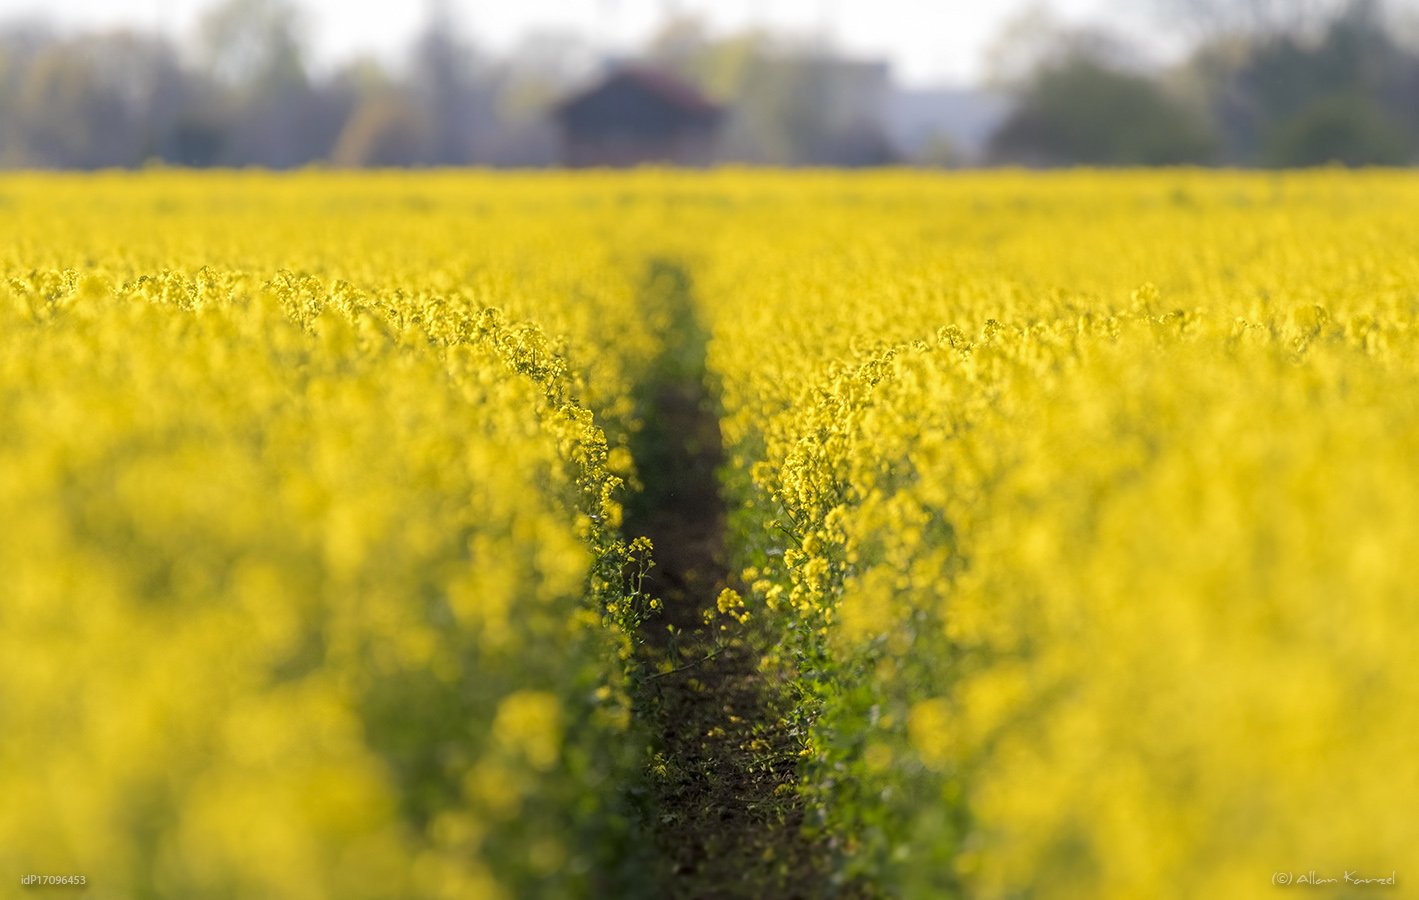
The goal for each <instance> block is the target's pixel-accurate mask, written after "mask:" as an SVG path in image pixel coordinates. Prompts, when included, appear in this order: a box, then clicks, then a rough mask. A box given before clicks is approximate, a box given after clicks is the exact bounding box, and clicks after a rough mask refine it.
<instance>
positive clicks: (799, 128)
mask: <svg viewBox="0 0 1419 900" xmlns="http://www.w3.org/2000/svg"><path fill="white" fill-rule="evenodd" d="M429 10H430V15H429V17H428V21H427V24H426V27H425V28H424V29H423V31H422V33H421V34H420V35H419V36H418V38H417V40H416V41H415V44H414V46H412V47H411V48H410V53H409V64H408V65H407V66H406V67H404V68H403V69H401V70H400V71H398V72H392V71H390V70H389V69H388V68H387V67H385V66H383V65H381V64H380V63H379V62H377V61H376V60H373V59H368V58H366V59H359V60H355V61H353V62H350V63H348V64H346V65H344V66H343V67H341V68H339V69H337V70H334V71H332V72H329V73H326V74H324V75H322V76H320V77H316V76H315V75H313V74H312V72H311V68H310V66H309V65H308V61H307V52H306V41H305V25H304V21H303V19H302V17H301V15H300V10H299V8H298V7H297V6H296V5H295V4H294V2H293V0H222V2H220V3H218V4H217V5H216V6H214V7H212V8H211V9H210V10H209V11H208V12H207V13H206V14H205V15H204V16H203V17H202V20H201V23H200V28H199V34H198V35H197V40H195V41H193V42H191V44H190V45H185V46H179V45H177V44H176V43H174V42H172V41H170V40H167V39H164V38H162V37H159V36H156V35H151V34H137V33H132V32H114V33H106V34H89V35H82V36H63V35H60V34H57V33H55V32H53V31H51V30H48V29H46V28H45V27H42V26H39V25H29V26H26V25H16V24H12V25H9V26H0V166H8V167H21V166H25V167H48V168H79V169H93V168H104V167H133V166H140V165H144V164H147V163H151V162H164V163H168V164H174V165H183V166H195V167H203V166H246V165H256V166H265V167H271V168H290V167H293V166H300V165H305V164H309V163H313V162H320V161H324V162H329V163H332V164H335V165H341V166H421V165H492V166H514V165H515V166H543V165H550V164H553V163H555V162H556V160H557V157H558V153H559V144H558V138H557V134H556V132H555V130H554V128H553V125H552V124H551V122H550V121H549V117H548V111H549V110H550V108H551V107H552V106H553V105H554V104H555V103H556V101H558V100H559V99H561V98H562V97H564V96H565V95H567V93H568V92H569V91H571V90H572V89H573V88H574V87H575V86H578V85H580V84H584V83H585V82H587V81H588V80H589V79H590V78H591V77H593V76H594V75H596V74H597V72H598V71H599V70H600V68H601V67H602V65H603V60H602V59H601V58H600V57H599V55H598V53H597V52H596V50H595V49H594V48H593V47H592V46H591V45H590V44H588V43H587V42H586V41H584V40H583V39H581V38H578V37H576V36H573V35H555V34H543V35H541V36H534V37H532V38H529V39H528V40H526V41H525V42H524V43H523V44H522V45H521V46H519V47H518V48H517V49H516V50H515V51H514V52H512V53H510V54H508V55H507V56H506V57H504V58H499V59H495V58H491V57H489V56H487V55H484V54H482V53H480V52H479V51H478V50H477V48H476V47H475V46H473V45H472V43H471V42H470V41H468V40H466V39H465V38H464V37H463V36H462V33H461V32H460V30H459V29H458V27H457V23H456V22H455V21H454V19H453V17H452V16H451V15H450V14H449V11H448V6H447V5H446V3H445V4H440V3H438V2H433V3H431V4H430V6H429ZM644 55H645V56H646V57H648V58H649V60H650V61H654V62H658V63H660V64H662V65H664V66H666V67H668V68H671V69H676V70H678V71H680V73H681V74H683V75H684V76H686V77H687V78H689V79H691V80H693V81H695V82H698V83H700V84H701V85H702V86H703V87H704V88H705V89H706V90H707V91H708V93H709V94H711V95H712V96H713V97H715V98H716V99H718V100H721V101H724V102H726V103H727V104H728V105H729V107H730V110H731V116H730V119H729V122H728V126H727V134H725V135H724V142H723V153H722V157H723V158H725V159H731V160H740V161H745V162H762V163H778V164H785V165H795V164H842V165H863V164H881V163H886V162H889V161H892V159H893V156H892V152H891V148H890V146H889V145H888V142H887V140H886V138H885V137H884V136H883V129H882V127H881V123H880V121H878V118H877V117H878V116H879V115H880V110H881V108H882V107H883V106H884V104H885V92H886V91H887V90H888V88H889V78H888V69H887V66H886V64H885V63H859V62H852V61H848V60H845V59H842V58H840V57H838V56H835V55H833V54H831V53H829V52H827V51H826V50H825V49H824V48H822V47H821V46H819V45H817V44H814V43H812V42H793V41H790V40H786V39H779V38H774V37H770V36H769V35H763V34H752V35H742V36H737V37H733V38H727V39H723V40H711V39H710V38H709V37H708V36H707V34H706V32H705V30H704V29H703V28H702V27H701V26H700V25H699V24H697V23H696V22H695V21H694V20H691V19H684V20H679V19H677V20H674V21H672V22H670V23H669V24H667V26H666V27H665V29H664V31H663V33H662V34H661V35H660V36H659V37H657V38H656V39H655V40H654V41H653V42H652V43H651V45H650V46H649V47H647V48H646V50H645V53H644Z"/></svg>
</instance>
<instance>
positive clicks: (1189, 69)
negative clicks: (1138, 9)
mask: <svg viewBox="0 0 1419 900" xmlns="http://www.w3.org/2000/svg"><path fill="white" fill-rule="evenodd" d="M1156 6H1157V8H1158V11H1159V12H1160V13H1161V15H1162V17H1163V19H1164V24H1165V26H1168V27H1177V28H1185V29H1190V30H1192V31H1193V32H1194V33H1195V34H1196V35H1197V38H1196V40H1195V42H1194V46H1193V50H1192V52H1191V53H1190V54H1189V55H1188V56H1187V58H1186V59H1185V60H1183V61H1182V62H1181V63H1180V64H1177V65H1175V66H1173V67H1170V68H1168V69H1166V70H1163V71H1154V70H1151V69H1149V67H1148V66H1147V65H1146V64H1145V63H1143V62H1142V61H1140V60H1138V59H1136V58H1135V57H1134V56H1133V55H1132V54H1131V53H1130V50H1129V48H1128V46H1127V45H1126V44H1124V43H1123V42H1121V41H1119V40H1117V39H1116V38H1111V37H1110V36H1108V35H1107V34H1103V33H1100V32H1097V31H1087V30H1070V29H1064V28H1059V27H1056V26H1053V25H1052V24H1051V23H1049V22H1048V21H1045V20H1043V19H1042V18H1041V17H1039V16H1036V17H1034V18H1033V19H1026V20H1022V21H1021V22H1018V23H1017V25H1016V29H1015V33H1014V34H1011V35H1008V36H1007V38H1008V39H1007V40H1006V41H1004V42H1003V44H1002V48H1003V50H1002V53H1001V55H1002V56H1003V57H1005V58H1004V59H1001V60H998V61H997V76H996V77H997V80H998V82H999V83H1000V84H1002V85H1003V86H1004V87H1005V88H1006V89H1008V90H1010V91H1011V92H1012V93H1013V94H1014V96H1015V98H1016V102H1015V105H1014V108H1013V110H1012V112H1011V113H1010V115H1009V116H1008V117H1007V118H1006V119H1005V121H1004V122H1003V123H1002V124H1001V126H1000V127H999V129H998V130H997V131H996V132H995V134H994V135H993V137H992V139H991V142H990V151H989V152H990V158H991V159H992V160H993V161H995V162H1005V163H1016V164H1024V165H1042V166H1050V165H1074V164H1093V165H1158V164H1178V163H1195V164H1223V165H1239V166H1311V165H1323V164H1326V163H1332V162H1338V163H1342V164H1346V165H1352V166H1353V165H1406V164H1409V163H1412V162H1414V161H1415V159H1416V156H1419V52H1416V49H1415V46H1414V44H1413V43H1412V42H1410V41H1409V40H1407V39H1406V36H1408V35H1409V34H1411V33H1412V32H1411V30H1410V29H1409V28H1408V27H1407V25H1408V23H1407V22H1406V21H1405V20H1404V19H1403V18H1402V16H1401V14H1400V13H1399V11H1397V10H1394V9H1389V8H1386V7H1385V6H1383V5H1382V4H1381V3H1380V2H1378V0H1346V2H1343V3H1327V2H1324V0H1311V2H1306V0H1160V2H1158V3H1157V4H1156ZM1021 60H1025V61H1027V64H1026V65H1021Z"/></svg>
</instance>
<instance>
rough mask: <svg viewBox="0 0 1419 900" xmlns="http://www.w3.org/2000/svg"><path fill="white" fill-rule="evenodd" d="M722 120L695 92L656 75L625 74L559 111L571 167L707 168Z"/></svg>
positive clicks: (559, 119) (640, 72)
mask: <svg viewBox="0 0 1419 900" xmlns="http://www.w3.org/2000/svg"><path fill="white" fill-rule="evenodd" d="M721 118H722V112H721V110H720V109H719V107H717V106H715V105H714V104H712V103H709V102H708V101H707V100H705V99H704V98H703V97H701V96H699V94H698V92H696V91H695V90H694V89H693V88H690V87H688V86H686V85H682V84H680V83H679V82H677V81H675V80H674V79H672V78H671V77H669V76H666V75H663V74H661V73H656V72H646V71H625V72H621V73H618V74H616V75H613V76H612V77H611V78H609V79H608V80H607V81H605V82H603V83H602V84H601V85H599V86H597V87H596V88H594V89H592V90H589V91H587V92H585V93H583V94H581V95H579V96H577V97H575V98H573V99H571V100H569V101H567V102H566V103H564V104H563V105H562V107H561V108H560V109H559V110H558V112H557V122H558V124H559V125H560V127H561V129H562V149H563V153H562V159H563V161H564V162H565V163H566V164H567V165H569V166H575V167H587V166H613V167H627V166H634V165H639V164H642V163H668V164H673V165H684V166H704V165H708V164H709V163H710V162H711V161H713V158H714V148H715V138H716V136H717V133H718V126H719V123H720V120H721Z"/></svg>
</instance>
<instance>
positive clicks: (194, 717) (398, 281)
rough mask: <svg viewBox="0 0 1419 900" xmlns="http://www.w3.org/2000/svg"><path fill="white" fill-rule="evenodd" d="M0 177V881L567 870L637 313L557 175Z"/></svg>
mask: <svg viewBox="0 0 1419 900" xmlns="http://www.w3.org/2000/svg"><path fill="white" fill-rule="evenodd" d="M0 204H3V207H2V208H3V212H4V217H3V219H0V422H3V426H0V427H2V428H3V430H0V521H3V523H4V524H3V528H4V531H5V539H4V540H3V542H0V572H3V579H0V623H3V624H0V660H3V662H2V663H0V667H3V668H0V672H3V674H0V796H3V797H4V800H3V802H0V869H3V870H4V871H5V873H6V875H5V878H6V879H7V881H8V882H9V883H10V886H11V887H13V879H14V877H15V876H16V875H19V876H23V875H28V874H40V875H51V876H52V875H59V876H82V877H84V878H85V879H86V887H87V890H88V894H87V895H88V896H94V897H115V898H131V897H139V896H162V897H185V898H195V897H253V898H256V897H260V898H279V897H291V898H319V897H330V898H341V900H344V898H353V897H371V898H389V897H399V896H411V897H412V896H417V897H500V896H516V895H522V896H562V895H568V896H585V895H586V894H587V893H588V892H589V891H590V890H591V887H590V885H591V883H592V881H591V879H592V876H593V874H594V872H595V871H596V870H597V869H598V867H606V866H607V865H609V863H608V862H607V860H608V859H613V858H616V857H618V856H619V855H620V854H621V853H622V852H623V849H622V848H620V846H619V843H618V842H620V841H623V840H624V839H625V833H626V829H627V827H628V825H627V822H626V821H625V820H624V816H622V815H621V813H620V811H619V810H618V809H616V803H617V802H618V800H617V798H618V791H619V790H620V788H621V787H622V782H623V781H624V779H625V778H626V777H627V775H628V774H633V773H634V771H635V762H634V759H635V758H634V756H633V755H630V754H629V753H628V747H631V746H635V745H634V743H633V742H628V741H627V739H626V738H625V737H624V735H625V734H626V728H627V726H628V713H629V704H628V700H629V698H628V697H627V696H626V692H625V685H624V681H625V671H624V664H623V658H624V657H625V651H626V646H627V640H628V635H627V634H626V633H625V629H626V628H628V627H633V625H634V620H635V617H636V611H635V610H632V609H630V608H629V606H628V604H629V603H630V602H631V600H632V599H633V598H628V597H626V596H624V595H623V593H622V588H621V584H622V580H621V577H620V574H621V568H622V566H623V564H624V563H625V561H626V558H627V555H628V551H627V548H626V547H625V546H624V544H623V543H622V542H621V540H620V535H619V532H618V529H617V526H618V524H619V518H620V506H619V501H618V500H617V499H616V497H615V494H616V489H617V484H618V483H619V479H620V478H621V477H624V476H627V475H629V474H630V472H629V462H628V457H627V454H626V450H625V448H624V446H623V444H624V440H619V441H618V440H617V438H616V435H617V434H618V433H620V434H621V435H622V436H624V433H625V432H626V431H627V430H628V428H629V427H630V425H631V422H630V416H631V409H630V407H629V405H628V400H627V399H626V398H628V397H629V384H630V382H631V379H632V377H633V373H634V371H635V369H636V367H637V366H638V365H643V364H644V361H645V360H646V359H648V358H649V357H650V356H651V354H652V352H653V350H654V342H653V339H652V338H651V337H650V335H649V333H648V332H647V331H646V329H645V328H643V327H642V325H641V321H642V320H643V318H644V316H643V315H642V314H641V312H640V311H639V310H637V309H636V307H635V300H636V297H635V285H634V282H633V280H631V279H630V278H629V277H628V275H627V271H626V270H624V269H623V267H620V266H618V265H616V264H615V263H614V262H613V261H612V260H611V259H610V254H611V249H610V248H609V247H608V246H607V245H606V243H605V242H604V241H603V240H601V239H600V238H599V237H598V227H597V225H598V222H597V218H596V216H594V215H591V216H588V215H586V214H585V213H583V212H582V210H581V207H580V206H579V203H578V197H577V194H576V192H574V191H573V192H568V191H567V190H566V189H565V187H563V186H560V185H559V186H556V187H555V189H554V190H551V191H549V190H548V186H547V185H545V184H542V183H534V182H525V183H520V184H518V185H516V186H511V185H504V184H502V183H501V182H498V181H495V180H490V179H483V180H480V181H477V182H476V183H469V182H468V181H467V180H466V179H461V178H454V177H447V178H422V179H410V178H408V177H403V176H393V175H391V176H388V177H379V176H375V177H362V178H351V177H345V178H327V177H320V176H315V175H309V176H296V177H292V178H282V177H275V176H266V175H260V174H231V175H219V176H200V175H186V174H149V175H142V176H123V175H111V176H110V175H104V176H96V177H84V178H61V177H42V176H28V177H23V178H10V179H6V180H5V181H3V182H0ZM598 419H599V421H597V420H598ZM603 425H604V426H605V431H603V427H602V426H603ZM606 432H609V433H610V434H611V435H612V441H611V442H610V443H608V441H607V438H606V436H605V434H606Z"/></svg>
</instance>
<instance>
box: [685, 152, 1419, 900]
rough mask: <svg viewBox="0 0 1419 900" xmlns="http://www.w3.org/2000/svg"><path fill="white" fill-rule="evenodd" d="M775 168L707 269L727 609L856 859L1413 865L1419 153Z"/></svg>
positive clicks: (1219, 867) (864, 864)
mask: <svg viewBox="0 0 1419 900" xmlns="http://www.w3.org/2000/svg"><path fill="white" fill-rule="evenodd" d="M767 189H768V190H774V189H775V187H774V186H772V185H770V186H769V187H768V188H767ZM778 189H780V190H782V191H783V194H784V196H782V197H781V198H780V203H779V204H778V205H777V206H776V207H775V208H765V209H760V210H756V211H755V213H754V214H752V215H746V216H744V217H743V218H742V219H740V220H738V221H736V223H735V228H734V231H733V233H732V234H727V235H725V236H723V237H722V238H721V239H720V240H719V242H718V243H716V244H714V245H713V246H712V247H710V248H707V249H705V250H703V251H702V255H703V256H704V257H705V258H706V259H707V260H708V262H707V263H706V265H705V266H704V268H703V269H702V270H701V271H700V273H699V279H698V281H697V285H698V287H699V289H700V291H701V300H702V302H703V304H704V307H705V309H706V311H707V314H708V316H709V318H710V320H711V321H712V323H713V335H714V337H713V341H712V343H711V346H710V358H709V363H710V366H711V368H712V369H713V370H714V371H715V373H716V374H717V376H718V379H719V382H720V383H721V385H722V396H723V401H724V406H725V416H726V418H725V422H724V432H725V436H726V444H727V451H728V452H729V453H730V454H731V455H732V456H733V457H734V463H735V465H734V467H733V468H732V470H731V472H730V478H729V482H728V484H729V486H730V487H731V488H732V489H733V490H734V493H735V498H736V504H737V512H736V513H735V514H734V515H735V516H736V519H735V521H736V522H737V529H738V531H737V533H736V534H735V536H734V537H735V539H736V540H737V541H738V542H739V549H740V553H741V555H742V556H743V564H744V565H745V566H746V567H747V568H748V569H749V573H752V575H753V577H754V578H755V579H757V580H760V581H763V586H762V587H758V588H756V589H755V590H752V591H749V592H746V595H745V601H746V603H747V604H748V606H749V608H750V611H751V614H753V615H756V616H764V617H766V618H767V619H768V621H769V622H771V623H772V627H774V628H776V629H777V632H776V633H778V634H779V635H780V636H781V638H782V641H783V643H782V645H781V646H780V648H779V649H778V651H777V652H776V653H774V654H772V655H771V656H772V657H773V658H770V659H769V660H767V661H766V663H767V664H768V665H776V666H778V667H779V668H780V669H781V670H782V671H785V672H786V673H787V674H788V676H789V677H791V678H793V679H794V680H795V683H796V685H797V688H798V691H799V694H800V696H801V697H802V698H803V702H804V707H803V708H802V709H801V710H800V715H801V718H802V722H801V724H802V726H803V727H804V729H805V730H806V732H807V735H808V736H807V737H806V738H805V740H804V746H803V754H804V757H803V758H804V761H805V765H804V768H803V773H804V778H805V789H806V791H807V792H808V797H809V799H810V801H811V802H812V803H813V805H814V817H815V818H816V821H817V827H818V828H819V829H821V833H822V835H823V837H824V839H825V840H826V839H829V838H836V840H837V844H838V846H840V847H842V848H844V849H843V851H842V854H841V860H840V870H841V871H842V873H843V874H844V875H845V876H854V877H858V878H861V879H864V880H865V881H866V882H867V883H868V884H871V885H873V886H874V887H875V889H877V890H881V891H883V892H885V893H889V894H894V895H898V894H899V895H902V896H915V897H935V896H942V895H950V894H953V893H955V894H960V895H962V896H969V897H982V898H986V897H1019V896H1031V897H1042V898H1044V897H1091V898H1110V897H1118V898H1130V897H1140V896H1149V897H1160V898H1161V897H1201V896H1217V897H1224V896H1251V895H1253V894H1256V893H1259V892H1260V891H1263V890H1271V889H1273V888H1272V887H1271V885H1270V879H1271V878H1272V876H1273V873H1275V872H1278V871H1286V870H1292V871H1301V872H1309V871H1316V872H1318V873H1323V874H1327V875H1334V876H1335V877H1336V879H1337V882H1339V879H1340V876H1341V874H1342V873H1343V872H1346V871H1349V872H1357V871H1358V872H1362V873H1368V874H1372V875H1373V874H1379V875H1382V876H1384V877H1388V876H1389V874H1390V873H1391V871H1392V870H1394V869H1396V868H1402V867H1403V865H1404V864H1405V861H1406V860H1407V859H1408V858H1409V856H1410V855H1411V851H1410V850H1409V849H1408V848H1411V847H1412V846H1414V844H1415V842H1416V840H1419V826H1416V824H1415V821H1414V819H1413V817H1412V816H1410V815H1409V814H1408V813H1407V810H1408V809H1410V808H1412V807H1413V806H1414V804H1415V803H1416V802H1419V754H1416V753H1415V743H1414V735H1415V734H1419V720H1416V718H1415V710H1416V709H1419V706H1417V705H1416V703H1415V699H1416V697H1415V690H1416V688H1415V685H1416V683H1419V681H1416V675H1419V672H1416V670H1415V662H1414V657H1413V654H1412V653H1410V652H1409V650H1408V647H1409V645H1410V644H1411V643H1412V642H1413V641H1414V639H1415V636H1416V635H1419V602H1416V601H1419V590H1416V587H1415V585H1416V584H1419V581H1416V575H1419V571H1416V568H1415V563H1414V555H1413V552H1412V548H1413V547H1414V546H1415V541H1416V539H1419V532H1416V528H1419V477H1416V475H1415V471H1414V468H1413V465H1412V461H1413V459H1414V458H1415V454H1416V452H1419V329H1416V325H1419V302H1416V299H1415V298H1416V292H1415V291H1416V286H1419V262H1416V258H1415V256H1414V253H1413V252H1412V250H1413V247H1414V246H1416V242H1419V226H1416V224H1415V220H1414V218H1413V216H1412V207H1413V203H1414V201H1416V200H1419V182H1415V181H1414V179H1413V178H1412V176H1410V175H1407V174H1389V173H1374V174H1353V173H1339V172H1325V173H1305V174H1293V175H1286V176H1280V175H1274V176H1273V175H1231V174H1201V173H1187V172H1177V173H1174V172H1167V173H1138V174H1113V175H1105V174H1092V173H1069V174H1060V175H1051V176H1047V177H1040V176H1024V175H1017V174H1009V173H1002V174H995V175H980V176H971V177H963V178H959V179H927V178H922V177H920V176H911V175H885V174H884V175H876V176H871V177H865V178H854V177H851V176H833V175H821V176H816V177H810V178H806V179H804V181H802V182H798V183H795V184H794V186H793V188H792V189H789V188H787V187H783V186H779V187H778ZM749 573H746V580H747V577H748V574H749ZM770 585H772V590H774V591H777V592H778V593H777V595H776V596H775V597H773V598H771V597H770V596H769V586H770ZM785 601H786V602H785ZM756 605H757V607H758V609H760V610H762V612H756V611H755V606H756ZM1329 888H1333V892H1334V894H1335V895H1337V896H1338V895H1339V894H1340V893H1341V892H1343V890H1345V885H1344V884H1343V883H1337V884H1332V885H1329ZM1320 890H1321V892H1322V893H1324V892H1325V890H1327V888H1326V887H1325V886H1322V887H1321V888H1320Z"/></svg>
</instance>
